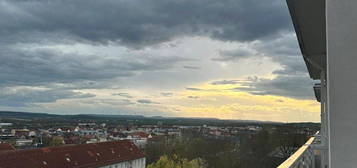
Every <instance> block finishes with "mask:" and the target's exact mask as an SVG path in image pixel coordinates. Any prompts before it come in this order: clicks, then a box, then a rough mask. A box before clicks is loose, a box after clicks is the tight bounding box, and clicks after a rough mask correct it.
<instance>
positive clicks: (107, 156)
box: [0, 140, 145, 168]
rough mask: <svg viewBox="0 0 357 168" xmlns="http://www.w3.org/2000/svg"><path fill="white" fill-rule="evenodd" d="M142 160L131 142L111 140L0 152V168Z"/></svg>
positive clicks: (80, 167)
mask: <svg viewBox="0 0 357 168" xmlns="http://www.w3.org/2000/svg"><path fill="white" fill-rule="evenodd" d="M143 157H145V156H144V154H143V153H142V152H141V151H140V149H139V148H138V147H137V146H135V145H134V144H133V143H132V142H130V141H127V140H123V141H113V142H102V143H93V144H82V145H66V146H59V147H48V148H39V149H30V150H13V151H7V152H2V153H0V168H97V167H100V166H106V165H111V164H115V163H120V162H124V161H129V160H135V159H139V158H143Z"/></svg>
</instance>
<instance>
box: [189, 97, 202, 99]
mask: <svg viewBox="0 0 357 168" xmlns="http://www.w3.org/2000/svg"><path fill="white" fill-rule="evenodd" d="M187 98H189V99H199V98H200V97H199V96H187Z"/></svg>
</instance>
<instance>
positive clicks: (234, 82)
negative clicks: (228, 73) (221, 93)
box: [211, 80, 242, 85]
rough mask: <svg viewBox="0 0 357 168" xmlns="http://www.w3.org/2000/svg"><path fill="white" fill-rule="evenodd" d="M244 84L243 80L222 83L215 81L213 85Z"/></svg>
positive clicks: (222, 81) (223, 81)
mask: <svg viewBox="0 0 357 168" xmlns="http://www.w3.org/2000/svg"><path fill="white" fill-rule="evenodd" d="M240 82H242V80H221V81H213V82H212V83H211V85H233V84H238V83H240Z"/></svg>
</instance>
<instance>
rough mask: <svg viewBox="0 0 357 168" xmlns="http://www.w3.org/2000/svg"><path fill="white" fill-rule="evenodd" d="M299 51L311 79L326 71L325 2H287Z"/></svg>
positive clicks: (318, 77)
mask: <svg viewBox="0 0 357 168" xmlns="http://www.w3.org/2000/svg"><path fill="white" fill-rule="evenodd" d="M287 4H288V7H289V11H290V15H291V18H292V20H293V24H294V28H295V31H296V35H297V38H298V41H299V45H300V50H301V53H302V55H303V57H304V60H305V63H306V66H307V69H308V71H309V74H310V77H311V78H312V79H320V74H321V71H325V70H326V12H325V8H326V7H325V0H287Z"/></svg>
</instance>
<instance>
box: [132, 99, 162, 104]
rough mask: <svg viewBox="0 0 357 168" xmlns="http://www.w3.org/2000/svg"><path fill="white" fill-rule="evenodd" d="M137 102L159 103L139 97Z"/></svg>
mask: <svg viewBox="0 0 357 168" xmlns="http://www.w3.org/2000/svg"><path fill="white" fill-rule="evenodd" d="M136 102H138V103H141V104H158V103H156V102H153V101H151V100H150V99H139V100H137V101H136Z"/></svg>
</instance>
